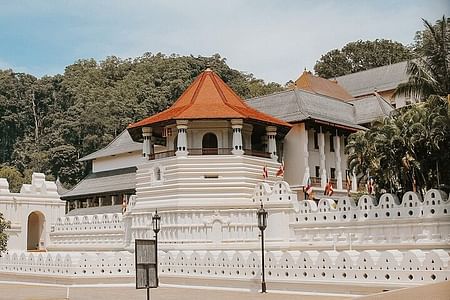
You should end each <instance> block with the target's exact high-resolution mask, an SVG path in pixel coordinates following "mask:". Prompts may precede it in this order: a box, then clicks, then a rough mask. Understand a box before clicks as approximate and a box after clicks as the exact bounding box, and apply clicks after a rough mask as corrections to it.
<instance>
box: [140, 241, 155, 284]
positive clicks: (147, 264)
mask: <svg viewBox="0 0 450 300" xmlns="http://www.w3.org/2000/svg"><path fill="white" fill-rule="evenodd" d="M134 250H135V251H134V254H135V265H136V289H148V288H156V287H158V280H157V276H158V275H157V268H156V242H155V240H135V248H134Z"/></svg>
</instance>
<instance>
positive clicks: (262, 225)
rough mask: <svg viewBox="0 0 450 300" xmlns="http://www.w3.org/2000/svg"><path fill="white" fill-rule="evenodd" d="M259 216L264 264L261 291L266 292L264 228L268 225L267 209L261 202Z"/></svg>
mask: <svg viewBox="0 0 450 300" xmlns="http://www.w3.org/2000/svg"><path fill="white" fill-rule="evenodd" d="M256 215H257V216H258V227H259V230H261V266H262V270H261V271H262V279H261V293H266V277H265V272H264V230H265V229H266V227H267V211H266V210H265V209H264V207H263V204H262V202H261V207H260V208H259V209H258V211H257V212H256Z"/></svg>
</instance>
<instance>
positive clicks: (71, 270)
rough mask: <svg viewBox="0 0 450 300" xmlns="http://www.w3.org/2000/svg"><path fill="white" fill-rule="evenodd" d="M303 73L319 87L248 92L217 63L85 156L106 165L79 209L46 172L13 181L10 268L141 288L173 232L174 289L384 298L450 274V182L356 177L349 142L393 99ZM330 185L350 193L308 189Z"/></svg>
mask: <svg viewBox="0 0 450 300" xmlns="http://www.w3.org/2000/svg"><path fill="white" fill-rule="evenodd" d="M302 76H307V77H308V78H300V79H301V80H299V81H298V82H299V83H301V82H302V81H304V82H307V83H308V84H307V86H306V87H304V86H301V85H300V84H299V85H298V86H297V87H295V88H294V89H292V90H288V91H284V92H280V93H276V94H272V95H268V96H263V97H257V98H253V99H248V100H247V101H244V100H243V99H241V98H240V97H239V96H238V95H237V94H236V93H234V92H233V91H232V90H231V88H230V87H229V86H228V85H226V83H225V82H223V81H222V79H220V78H219V76H218V75H217V74H215V73H214V72H213V71H211V70H209V69H208V70H206V71H204V72H202V73H201V74H200V75H199V76H198V77H197V78H196V79H195V80H194V82H193V83H192V84H191V85H190V86H189V87H188V88H187V89H186V90H185V91H184V93H183V94H182V95H181V96H180V97H179V98H178V100H177V101H176V102H175V103H174V104H173V105H172V106H171V107H169V108H168V109H166V110H165V111H163V112H161V113H158V114H155V115H153V116H150V117H148V118H145V119H143V120H141V121H138V122H136V123H134V124H130V125H129V126H128V128H127V129H126V131H124V132H122V133H121V134H120V135H119V136H118V137H117V138H116V139H115V140H114V141H112V142H111V143H110V144H109V145H108V146H106V147H105V148H103V149H101V150H99V151H97V152H95V153H93V154H90V155H88V156H86V157H84V158H82V159H81V160H82V161H88V162H91V163H92V172H91V173H90V174H89V175H88V176H87V177H86V178H85V179H83V180H82V181H81V182H80V183H79V184H78V185H76V186H75V187H74V188H73V189H72V190H71V191H68V192H67V193H65V194H64V195H63V196H62V197H61V198H62V199H65V200H67V201H66V202H67V203H68V204H67V207H66V209H67V211H68V213H66V214H65V213H64V203H63V201H61V199H60V197H59V195H58V193H57V189H58V188H57V185H56V184H55V183H53V182H47V181H45V176H44V174H34V175H33V181H32V184H31V185H24V186H23V187H22V189H21V192H20V193H11V192H10V191H9V185H8V182H7V181H6V179H0V211H4V212H6V214H5V216H6V217H7V218H8V219H9V220H12V221H13V222H12V226H11V229H7V230H6V232H7V233H8V234H9V235H10V237H11V239H10V242H11V243H10V245H8V247H9V248H8V252H7V253H5V254H4V256H1V257H0V276H12V278H14V280H23V281H31V282H34V281H36V280H39V282H40V283H42V282H48V283H52V284H54V282H55V281H57V282H58V283H61V284H67V285H68V286H70V285H73V284H86V283H87V282H89V284H104V283H108V284H110V283H118V284H131V283H133V282H135V280H136V276H135V275H136V272H137V271H136V269H137V268H136V266H135V262H136V260H135V256H134V251H135V241H136V240H137V239H155V240H156V237H157V245H158V248H157V252H156V251H155V252H156V253H157V254H158V260H157V262H158V263H157V266H158V269H157V270H155V272H157V274H159V280H160V282H162V283H164V284H174V285H183V286H195V287H207V288H211V287H216V288H230V289H235V288H239V289H242V288H244V289H247V290H251V291H257V290H258V289H259V286H260V285H259V283H260V279H261V278H262V275H263V274H265V276H266V277H265V278H267V286H268V289H269V290H289V291H295V292H299V291H300V292H305V290H306V289H308V290H309V291H311V290H312V291H320V292H322V293H333V294H338V293H339V294H342V295H344V294H345V297H347V296H348V295H350V294H355V293H361V286H362V285H364V286H368V287H370V289H369V291H368V292H371V293H375V292H381V291H383V290H386V289H395V288H401V287H408V286H414V285H421V284H425V283H432V282H438V281H445V280H448V278H450V264H449V262H450V255H449V243H448V240H449V236H450V219H449V218H448V216H449V211H450V198H449V197H448V195H447V194H446V193H444V192H443V191H439V190H436V189H430V190H428V191H427V192H426V194H425V195H424V196H422V195H421V194H419V193H417V192H413V191H409V192H406V193H405V194H404V195H403V197H402V199H399V198H398V197H397V196H396V195H393V194H388V193H386V194H383V195H381V196H380V197H379V199H375V198H374V197H373V195H363V196H361V197H359V199H358V200H357V201H355V200H354V199H353V198H352V197H350V196H349V195H347V193H346V191H345V189H344V187H343V183H342V181H343V180H344V176H345V174H346V173H348V172H347V170H346V155H345V153H344V151H343V149H344V146H345V141H346V137H347V136H348V134H350V133H351V132H355V131H357V130H365V129H366V126H368V125H367V124H370V123H371V122H372V121H373V120H374V119H376V118H378V117H382V116H385V115H387V114H389V112H390V111H391V110H392V107H391V106H390V104H389V103H388V102H386V101H385V100H384V99H383V98H382V97H381V96H379V95H372V96H367V97H363V98H355V99H353V98H351V97H348V95H346V94H345V93H344V92H343V90H342V89H341V87H339V86H338V85H337V84H336V83H335V82H332V81H330V82H328V81H326V80H325V79H318V78H315V77H312V76H311V75H310V74H302ZM324 80H325V81H324ZM335 93H336V94H335ZM283 162H284V166H285V171H284V174H283V172H282V170H283V169H282V163H283ZM280 171H281V172H280ZM349 171H350V170H349ZM277 175H278V176H277ZM353 177H354V176H353ZM327 180H332V181H333V182H334V183H335V187H336V189H335V194H333V195H326V196H322V195H321V194H322V193H318V195H317V198H320V199H317V201H314V200H316V199H313V200H310V199H304V198H303V193H302V192H301V188H302V187H303V186H304V185H305V184H306V183H307V182H309V181H312V183H313V185H315V186H316V188H317V190H320V191H323V186H324V184H325V182H326V181H327ZM355 182H356V180H355V179H353V184H354V183H355ZM352 188H353V190H356V186H353V187H352ZM299 196H300V197H299ZM262 208H264V209H265V210H266V212H267V215H266V216H267V219H266V220H265V221H266V222H263V224H264V226H263V225H261V226H258V225H259V224H258V218H257V213H256V212H257V211H260V209H262ZM153 219H155V220H160V223H158V224H160V227H157V228H155V227H153V224H152V220H153ZM424 224H425V225H424ZM262 227H264V232H263V231H262V229H261V228H262ZM152 229H154V230H152ZM262 233H264V234H262ZM260 237H261V238H260ZM262 237H264V239H263V238H262ZM262 245H265V246H264V248H263V247H262ZM263 249H264V250H263ZM263 254H264V255H263ZM263 257H265V258H264V259H263ZM262 266H265V268H262ZM263 270H265V271H263ZM2 278H4V277H2ZM37 278H38V279H37ZM328 295H329V294H328Z"/></svg>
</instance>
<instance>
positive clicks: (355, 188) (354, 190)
mask: <svg viewBox="0 0 450 300" xmlns="http://www.w3.org/2000/svg"><path fill="white" fill-rule="evenodd" d="M356 191H358V182H357V181H356V174H355V170H353V171H352V192H356Z"/></svg>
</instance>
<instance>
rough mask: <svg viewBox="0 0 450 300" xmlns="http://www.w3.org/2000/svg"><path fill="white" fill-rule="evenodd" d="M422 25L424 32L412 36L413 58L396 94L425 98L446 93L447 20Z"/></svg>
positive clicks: (449, 73) (449, 81)
mask: <svg viewBox="0 0 450 300" xmlns="http://www.w3.org/2000/svg"><path fill="white" fill-rule="evenodd" d="M422 20H423V19H422ZM423 23H424V26H425V29H424V30H423V31H419V32H418V33H417V35H416V45H415V51H416V54H417V58H416V59H414V60H410V61H408V66H407V73H408V75H409V80H408V82H406V83H403V84H400V85H399V86H398V87H397V90H396V92H395V94H396V95H406V96H408V97H409V96H413V97H414V98H416V99H427V98H428V97H429V96H430V95H439V96H447V95H448V94H450V18H446V17H445V16H443V17H442V19H440V20H437V21H436V24H434V25H433V24H431V23H430V22H428V21H426V20H423Z"/></svg>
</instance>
